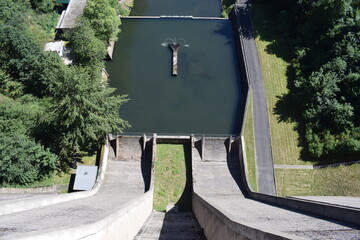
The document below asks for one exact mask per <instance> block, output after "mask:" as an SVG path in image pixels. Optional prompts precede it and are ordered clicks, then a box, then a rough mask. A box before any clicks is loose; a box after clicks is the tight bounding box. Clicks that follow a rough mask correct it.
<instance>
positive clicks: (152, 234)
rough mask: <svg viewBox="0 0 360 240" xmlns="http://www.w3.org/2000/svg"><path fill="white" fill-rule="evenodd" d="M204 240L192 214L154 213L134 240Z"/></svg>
mask: <svg viewBox="0 0 360 240" xmlns="http://www.w3.org/2000/svg"><path fill="white" fill-rule="evenodd" d="M156 239H160V240H167V239H179V240H205V237H204V236H203V233H202V231H201V229H200V226H199V225H198V223H197V221H196V219H195V218H194V215H193V213H191V212H179V213H169V212H168V213H165V212H157V211H154V212H153V214H152V215H151V216H150V217H149V219H148V221H147V222H146V224H145V225H144V227H143V229H141V230H140V231H139V233H138V235H137V236H136V237H135V238H134V240H156Z"/></svg>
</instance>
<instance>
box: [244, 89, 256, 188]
mask: <svg viewBox="0 0 360 240" xmlns="http://www.w3.org/2000/svg"><path fill="white" fill-rule="evenodd" d="M244 140H245V152H246V163H247V170H248V181H249V185H250V187H251V189H252V190H253V191H255V192H257V190H258V185H257V174H256V159H255V140H254V121H253V108H252V94H251V93H250V96H249V104H248V109H247V111H246V118H245V129H244Z"/></svg>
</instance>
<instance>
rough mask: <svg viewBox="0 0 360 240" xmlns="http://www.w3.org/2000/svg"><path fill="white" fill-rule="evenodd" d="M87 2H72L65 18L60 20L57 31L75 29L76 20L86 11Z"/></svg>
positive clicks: (85, 0)
mask: <svg viewBox="0 0 360 240" xmlns="http://www.w3.org/2000/svg"><path fill="white" fill-rule="evenodd" d="M86 2H87V0H71V1H70V3H69V6H68V7H67V9H66V12H65V14H64V15H63V17H61V18H60V20H59V23H58V26H57V29H68V28H73V27H74V26H75V23H76V19H77V17H78V16H80V15H81V14H82V13H83V12H84V9H85V6H86Z"/></svg>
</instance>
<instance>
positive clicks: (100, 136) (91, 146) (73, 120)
mask: <svg viewBox="0 0 360 240" xmlns="http://www.w3.org/2000/svg"><path fill="white" fill-rule="evenodd" d="M113 91H114V89H111V88H107V87H106V86H103V85H101V84H100V81H99V79H95V78H91V75H90V74H89V73H87V72H86V71H84V69H83V68H81V67H70V68H69V69H68V71H66V73H65V75H64V77H63V78H62V79H61V81H59V82H58V83H57V85H56V86H54V92H53V94H54V98H53V99H52V104H51V106H50V107H49V108H48V110H47V112H46V114H45V115H44V118H43V124H44V125H43V126H42V127H41V129H43V131H44V132H43V133H42V134H41V135H42V136H47V138H46V139H45V142H47V143H50V146H51V148H52V149H53V150H54V151H55V152H56V153H58V154H59V156H60V158H61V160H62V161H63V164H71V163H72V162H74V161H76V160H77V159H78V157H79V156H81V154H82V152H84V151H86V152H94V151H95V150H98V148H99V147H100V145H101V144H103V143H104V140H105V137H106V135H107V134H108V133H121V132H122V130H123V129H124V128H125V127H127V126H128V123H127V122H126V121H124V120H122V119H121V118H119V108H120V106H121V105H122V104H123V103H124V102H126V101H127V99H126V97H120V96H113V95H112V93H113Z"/></svg>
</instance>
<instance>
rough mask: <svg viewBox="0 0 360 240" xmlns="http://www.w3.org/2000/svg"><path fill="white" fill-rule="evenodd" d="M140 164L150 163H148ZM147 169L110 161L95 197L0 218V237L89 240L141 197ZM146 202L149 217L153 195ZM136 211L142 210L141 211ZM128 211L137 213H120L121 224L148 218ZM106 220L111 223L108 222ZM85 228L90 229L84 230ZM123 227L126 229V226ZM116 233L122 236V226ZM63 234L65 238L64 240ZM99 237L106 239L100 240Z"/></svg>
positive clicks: (139, 163) (137, 162) (140, 163)
mask: <svg viewBox="0 0 360 240" xmlns="http://www.w3.org/2000/svg"><path fill="white" fill-rule="evenodd" d="M127 140H129V139H127ZM132 140H133V141H134V142H137V141H139V138H137V139H135V138H133V139H132ZM129 141H130V140H129ZM134 145H135V144H134ZM139 148H140V150H138V152H139V151H140V152H141V151H142V150H141V147H140V145H139ZM143 160H144V161H151V159H143ZM148 166H151V164H143V161H141V158H140V159H137V160H126V159H116V160H109V161H108V167H107V172H106V176H105V179H104V181H103V183H102V185H101V187H100V189H99V190H98V192H97V193H96V194H95V195H94V196H92V197H88V198H85V199H81V200H75V201H71V202H66V203H61V204H56V205H52V206H48V207H43V208H38V209H33V210H28V211H23V212H19V213H14V214H8V215H4V216H0V229H1V231H0V237H2V238H4V239H19V238H23V237H25V238H26V237H30V238H36V239H42V238H45V239H46V238H49V236H51V239H79V238H84V237H91V236H92V235H93V234H94V232H91V230H92V228H93V226H95V225H96V224H100V225H101V226H103V228H105V226H108V225H109V224H110V225H111V223H112V222H111V221H116V220H117V218H112V217H111V216H112V214H114V213H117V212H119V213H120V214H121V213H122V211H121V210H122V208H124V207H126V206H128V204H129V202H130V203H131V201H133V199H137V198H139V197H141V196H142V195H144V192H145V187H146V184H145V182H144V179H146V178H147V176H150V174H151V169H150V168H148V169H146V167H148ZM147 199H149V201H150V205H149V204H147V205H146V206H148V207H147V208H146V209H148V208H149V209H148V210H147V211H148V214H150V213H151V210H152V195H151V194H150V198H146V201H148V200H147ZM137 205H139V204H137ZM139 209H140V210H141V208H139ZM149 210H150V211H149ZM131 211H136V209H132V208H130V209H129V208H127V210H126V212H123V215H124V216H125V217H126V218H125V219H122V221H123V223H124V222H129V221H130V222H131V221H135V222H136V221H139V222H140V226H141V225H142V224H143V222H141V221H142V220H143V221H145V220H146V218H147V215H146V214H147V212H146V211H145V210H144V211H141V212H136V213H135V214H138V215H137V216H138V217H136V215H135V217H134V216H133V215H129V214H130V213H131ZM130 216H132V217H130ZM143 218H145V219H143ZM104 219H105V222H104ZM109 220H111V221H110V222H109ZM138 225H139V223H138ZM86 226H91V227H88V228H86ZM123 226H124V227H127V228H129V226H127V225H123ZM140 226H139V228H140ZM100 230H101V229H100ZM105 230H106V229H105ZM115 230H116V231H118V232H121V231H122V229H121V224H120V226H119V225H118V226H117V227H116V229H115ZM123 231H124V232H128V231H129V229H123ZM137 231H138V229H136V230H135V233H134V235H135V234H136V232H137ZM62 234H67V235H66V237H64V235H62ZM102 234H103V235H104V236H106V237H101V236H102ZM134 235H133V236H134ZM111 236H112V235H110V236H108V235H106V231H105V233H103V232H101V233H98V237H99V238H100V239H101V238H103V239H110V238H111ZM115 236H116V235H115ZM133 236H132V237H133ZM109 237H110V238H109ZM90 239H91V238H90ZM116 239H118V238H116Z"/></svg>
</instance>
